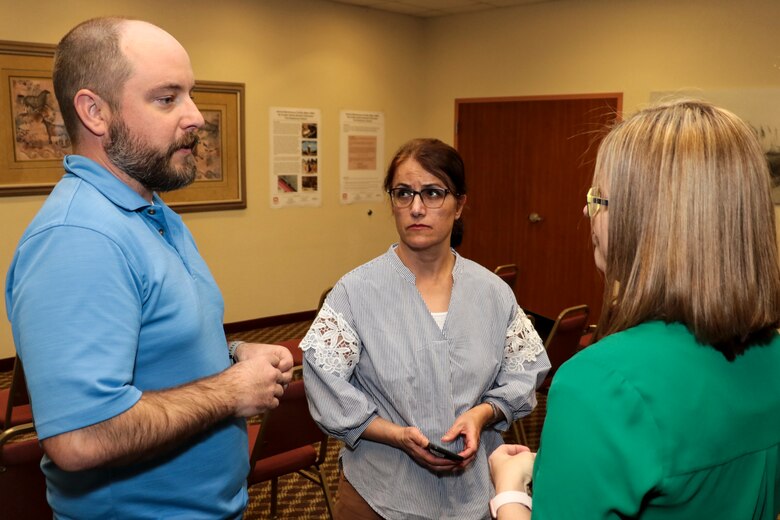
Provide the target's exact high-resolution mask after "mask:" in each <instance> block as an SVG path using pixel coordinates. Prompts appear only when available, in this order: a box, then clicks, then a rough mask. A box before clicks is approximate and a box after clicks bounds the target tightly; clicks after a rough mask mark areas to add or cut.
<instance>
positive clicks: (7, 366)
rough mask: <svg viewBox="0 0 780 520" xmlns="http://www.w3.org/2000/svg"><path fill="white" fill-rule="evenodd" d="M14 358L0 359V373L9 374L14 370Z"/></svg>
mask: <svg viewBox="0 0 780 520" xmlns="http://www.w3.org/2000/svg"><path fill="white" fill-rule="evenodd" d="M15 359H16V358H15V357H7V358H2V359H0V372H10V371H11V370H13V369H14V360H15Z"/></svg>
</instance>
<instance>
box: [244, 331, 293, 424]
mask: <svg viewBox="0 0 780 520" xmlns="http://www.w3.org/2000/svg"><path fill="white" fill-rule="evenodd" d="M236 358H237V359H238V362H237V363H236V364H235V365H233V367H231V368H230V369H229V372H230V373H231V376H234V381H233V383H234V385H235V392H236V412H235V414H236V415H237V416H239V417H251V416H253V415H257V414H259V413H263V412H265V411H266V410H270V409H272V408H276V407H277V406H279V398H280V397H281V396H282V394H283V393H284V389H285V388H287V385H288V384H289V383H290V380H291V379H292V368H293V359H292V354H290V351H289V350H287V349H286V348H284V347H282V346H280V345H266V344H261V343H244V344H242V345H240V346H239V347H238V349H237V350H236Z"/></svg>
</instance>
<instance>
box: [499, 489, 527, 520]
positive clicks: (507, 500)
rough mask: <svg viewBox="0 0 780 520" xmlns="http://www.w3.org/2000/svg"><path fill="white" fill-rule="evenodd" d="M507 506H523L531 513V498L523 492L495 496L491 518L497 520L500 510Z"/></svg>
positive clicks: (510, 492)
mask: <svg viewBox="0 0 780 520" xmlns="http://www.w3.org/2000/svg"><path fill="white" fill-rule="evenodd" d="M507 504H521V505H524V506H525V507H527V508H528V510H529V511H531V497H529V496H528V494H527V493H523V492H522V491H504V492H503V493H499V494H498V495H496V496H494V497H493V499H492V500H491V501H490V516H492V517H493V518H496V515H497V514H498V509H499V508H500V507H501V506H505V505H507Z"/></svg>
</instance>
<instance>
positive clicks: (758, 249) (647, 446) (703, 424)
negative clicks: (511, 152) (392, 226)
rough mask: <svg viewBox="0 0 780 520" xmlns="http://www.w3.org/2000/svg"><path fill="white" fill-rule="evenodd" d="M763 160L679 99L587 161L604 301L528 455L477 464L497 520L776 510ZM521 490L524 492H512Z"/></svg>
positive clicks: (724, 120) (742, 128)
mask: <svg viewBox="0 0 780 520" xmlns="http://www.w3.org/2000/svg"><path fill="white" fill-rule="evenodd" d="M770 189H771V186H770V176H769V172H768V169H767V161H766V158H765V156H764V154H763V152H762V150H761V146H760V145H759V143H758V140H757V138H756V136H755V132H754V131H753V130H752V129H751V128H750V127H749V126H748V125H747V124H745V123H744V122H742V121H741V120H740V119H739V118H737V117H736V116H734V115H733V114H731V113H730V112H727V111H725V110H722V109H719V108H716V107H713V106H711V105H709V104H706V103H701V102H696V101H690V100H685V101H677V102H673V103H669V104H664V105H661V106H657V107H653V108H649V109H646V110H643V111H641V112H639V113H637V114H636V115H634V116H632V117H630V118H628V119H627V120H626V121H624V122H622V123H620V124H618V125H617V126H616V128H615V129H614V130H612V132H610V134H609V135H608V136H607V137H606V138H605V139H604V141H603V142H602V144H601V147H600V149H599V155H598V159H597V162H596V171H595V175H594V179H593V188H591V190H590V191H589V192H588V197H587V205H586V207H585V209H584V211H585V213H586V215H588V216H589V217H590V221H591V229H592V237H593V245H594V258H595V261H596V266H597V267H598V268H599V269H600V270H602V271H603V272H604V276H605V293H604V294H605V298H604V302H605V303H604V307H603V309H602V314H601V320H600V322H599V326H598V333H597V339H598V340H599V341H598V342H597V343H596V344H594V345H592V346H590V347H588V348H587V349H585V350H583V351H582V352H581V353H579V354H578V355H576V356H575V357H574V358H572V359H571V360H570V361H569V362H567V363H566V364H564V365H563V366H562V367H561V369H560V370H559V371H558V372H557V374H556V376H555V378H554V380H553V383H552V386H551V389H550V394H549V399H548V410H547V417H546V420H545V424H544V429H543V432H542V440H541V448H540V450H539V453H538V457H536V461H535V463H534V454H531V453H530V452H528V451H527V448H524V447H518V446H514V447H513V446H505V447H502V448H499V449H498V450H496V452H494V454H493V455H492V456H491V461H490V462H491V468H492V471H493V478H494V482H495V484H496V491H497V493H498V495H497V500H496V499H494V501H495V502H494V504H493V505H494V507H495V506H496V505H499V503H501V502H505V503H506V505H503V506H502V507H500V509H499V510H498V518H499V519H503V518H528V516H529V515H530V514H531V513H530V512H529V508H528V507H527V506H525V505H522V503H523V502H524V501H525V500H524V498H523V497H522V493H521V494H519V495H518V494H514V495H506V494H502V492H503V491H509V490H514V491H516V490H521V489H523V486H524V484H525V483H527V482H528V481H529V480H530V476H531V475H530V471H531V468H533V518H534V520H538V519H548V518H549V519H555V520H562V519H568V518H577V519H608V518H615V519H617V518H641V519H643V520H650V519H681V520H682V519H685V520H692V519H693V520H696V519H706V520H711V519H716V518H717V519H728V520H732V519H733V520H743V519H762V520H775V518H776V516H777V514H778V512H780V337H779V336H778V333H777V331H776V329H777V327H778V326H780V268H778V251H777V248H778V244H777V238H776V231H775V210H774V207H773V205H772V201H771V197H770ZM526 491H527V490H526Z"/></svg>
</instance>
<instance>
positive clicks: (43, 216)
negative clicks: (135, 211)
mask: <svg viewBox="0 0 780 520" xmlns="http://www.w3.org/2000/svg"><path fill="white" fill-rule="evenodd" d="M130 227H132V226H131V225H129V220H128V218H127V215H126V212H125V211H122V210H121V209H120V208H118V207H117V206H116V205H115V204H113V203H112V202H111V201H110V200H109V199H107V198H106V197H105V196H104V195H103V194H102V193H100V191H99V190H97V189H95V187H94V186H92V185H91V184H89V183H88V182H85V181H84V180H82V179H80V178H79V177H77V176H74V175H68V174H66V175H65V176H64V177H63V178H62V179H61V180H60V181H59V182H58V183H57V184H56V185H55V187H54V189H53V190H52V193H51V195H49V197H48V198H47V199H46V201H45V202H44V204H43V206H42V207H41V209H40V210H39V211H38V213H37V214H36V215H35V217H34V218H33V220H32V221H31V222H30V224H29V225H28V226H27V229H26V230H25V232H24V235H23V236H22V239H21V241H20V244H24V243H25V242H26V241H28V240H29V239H31V238H32V237H35V236H38V235H41V234H45V233H56V232H58V231H67V230H73V229H79V230H84V231H92V232H94V233H95V234H96V235H102V236H105V237H106V238H108V239H110V240H112V241H114V242H118V243H122V242H125V241H127V240H128V239H129V238H131V237H132V236H133V235H132V234H128V231H130V230H129V228H130Z"/></svg>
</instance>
